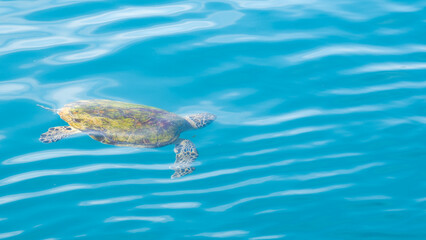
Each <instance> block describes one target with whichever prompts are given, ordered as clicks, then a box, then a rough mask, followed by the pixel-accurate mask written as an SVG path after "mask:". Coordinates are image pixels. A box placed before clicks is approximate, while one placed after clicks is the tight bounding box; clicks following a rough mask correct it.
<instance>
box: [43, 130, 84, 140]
mask: <svg viewBox="0 0 426 240" xmlns="http://www.w3.org/2000/svg"><path fill="white" fill-rule="evenodd" d="M77 133H80V131H79V130H77V129H75V128H73V127H70V126H63V127H51V128H49V131H47V132H45V133H43V134H41V136H40V142H42V143H52V142H57V141H59V140H61V139H62V138H66V137H68V136H70V135H73V134H77Z"/></svg>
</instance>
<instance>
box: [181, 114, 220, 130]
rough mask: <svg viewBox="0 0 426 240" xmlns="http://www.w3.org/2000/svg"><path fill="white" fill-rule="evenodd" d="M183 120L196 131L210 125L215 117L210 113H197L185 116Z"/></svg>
mask: <svg viewBox="0 0 426 240" xmlns="http://www.w3.org/2000/svg"><path fill="white" fill-rule="evenodd" d="M184 118H185V119H186V121H188V123H189V124H191V126H192V128H194V129H198V128H203V127H205V126H207V125H209V124H210V123H212V122H213V121H214V120H215V119H216V116H215V115H214V114H211V113H197V114H191V115H186V116H185V117H184Z"/></svg>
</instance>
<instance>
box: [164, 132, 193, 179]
mask: <svg viewBox="0 0 426 240" xmlns="http://www.w3.org/2000/svg"><path fill="white" fill-rule="evenodd" d="M175 144H176V146H175V150H174V151H175V153H176V161H175V164H174V165H172V166H170V169H173V170H175V173H174V174H173V175H172V179H173V178H178V177H182V176H185V175H187V174H190V173H192V172H193V171H194V170H195V168H194V167H191V163H192V162H193V161H195V159H197V157H198V152H197V149H196V148H195V145H194V143H192V142H191V141H189V140H186V139H178V140H177V141H176V143H175Z"/></svg>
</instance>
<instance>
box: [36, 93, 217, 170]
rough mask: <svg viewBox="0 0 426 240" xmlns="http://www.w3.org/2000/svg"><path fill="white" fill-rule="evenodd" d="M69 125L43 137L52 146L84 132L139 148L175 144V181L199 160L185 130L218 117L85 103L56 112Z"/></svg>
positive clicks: (101, 102) (106, 141) (104, 102)
mask: <svg viewBox="0 0 426 240" xmlns="http://www.w3.org/2000/svg"><path fill="white" fill-rule="evenodd" d="M54 111H55V112H56V113H58V114H59V116H60V117H61V118H62V119H63V120H64V121H66V122H67V123H68V124H69V126H61V127H52V128H49V131H47V132H46V133H43V134H42V135H41V136H40V141H41V142H43V143H51V142H56V141H59V140H61V139H62V138H66V137H68V136H71V135H74V134H79V133H85V134H88V135H89V136H90V137H91V138H93V139H95V140H96V141H99V142H101V143H104V144H110V145H115V146H130V147H138V148H157V147H162V146H166V145H169V144H175V149H174V151H175V153H176V161H175V164H174V165H172V166H171V167H170V168H171V169H173V170H175V173H174V174H173V175H172V178H177V177H181V176H184V175H187V174H189V173H191V172H193V171H194V169H195V168H194V167H191V163H192V162H193V161H194V160H195V159H196V158H197V157H198V152H197V149H196V148H195V145H194V144H193V143H192V142H191V141H190V140H188V139H182V138H179V135H180V134H181V133H182V132H183V131H186V130H191V129H198V128H202V127H205V126H207V125H208V124H210V123H211V122H213V121H214V120H215V118H216V117H215V115H213V114H210V113H198V114H193V115H187V116H179V115H176V114H174V113H170V112H167V111H165V110H162V109H158V108H154V107H149V106H144V105H139V104H132V103H124V102H117V101H111V100H82V101H77V102H73V103H69V104H67V105H65V106H64V107H63V108H61V109H58V110H54Z"/></svg>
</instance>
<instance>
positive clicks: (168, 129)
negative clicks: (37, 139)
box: [59, 99, 190, 147]
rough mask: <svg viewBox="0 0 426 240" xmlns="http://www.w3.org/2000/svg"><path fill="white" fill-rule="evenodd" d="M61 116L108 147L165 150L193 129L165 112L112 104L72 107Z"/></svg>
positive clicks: (102, 102)
mask: <svg viewBox="0 0 426 240" xmlns="http://www.w3.org/2000/svg"><path fill="white" fill-rule="evenodd" d="M59 115H60V116H61V118H62V119H63V120H65V121H66V122H68V123H69V125H70V126H72V127H74V128H77V129H78V130H80V131H82V132H85V133H87V134H89V135H90V136H91V137H92V138H93V139H95V140H97V141H100V142H102V143H105V144H112V145H119V146H136V147H161V146H164V145H167V144H170V143H172V142H174V141H175V140H176V139H177V138H178V137H179V135H180V133H181V132H182V131H184V130H186V129H188V128H190V126H189V123H188V122H187V121H186V120H185V119H184V118H182V117H180V116H178V115H176V114H174V113H170V112H167V111H165V110H162V109H158V108H154V107H149V106H145V105H139V104H132V103H124V102H117V101H111V100H97V99H96V100H83V101H77V102H73V103H69V104H67V105H65V106H64V107H63V108H61V109H60V111H59Z"/></svg>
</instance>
